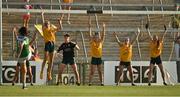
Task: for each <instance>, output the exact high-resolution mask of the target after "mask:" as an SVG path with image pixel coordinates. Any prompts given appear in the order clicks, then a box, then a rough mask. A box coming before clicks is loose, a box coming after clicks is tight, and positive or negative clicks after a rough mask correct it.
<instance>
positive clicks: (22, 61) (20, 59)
mask: <svg viewBox="0 0 180 97" xmlns="http://www.w3.org/2000/svg"><path fill="white" fill-rule="evenodd" d="M31 56H32V53H31V52H30V53H29V55H28V56H27V57H23V58H19V59H18V62H19V63H20V64H21V63H25V62H26V60H30V59H31Z"/></svg>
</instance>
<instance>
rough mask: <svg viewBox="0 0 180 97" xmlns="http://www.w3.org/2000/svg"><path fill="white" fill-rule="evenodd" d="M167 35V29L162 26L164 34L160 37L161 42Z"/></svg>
mask: <svg viewBox="0 0 180 97" xmlns="http://www.w3.org/2000/svg"><path fill="white" fill-rule="evenodd" d="M166 34H167V28H166V25H164V34H163V36H162V38H161V39H162V41H163V40H164V37H165V35H166Z"/></svg>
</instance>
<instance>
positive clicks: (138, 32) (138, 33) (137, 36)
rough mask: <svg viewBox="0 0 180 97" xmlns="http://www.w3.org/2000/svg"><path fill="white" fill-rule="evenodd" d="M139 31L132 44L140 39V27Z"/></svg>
mask: <svg viewBox="0 0 180 97" xmlns="http://www.w3.org/2000/svg"><path fill="white" fill-rule="evenodd" d="M137 31H138V33H137V35H136V37H135V38H134V39H133V40H132V41H131V44H134V43H135V41H136V40H137V39H138V37H139V35H140V32H141V31H140V29H139V28H138V30H137Z"/></svg>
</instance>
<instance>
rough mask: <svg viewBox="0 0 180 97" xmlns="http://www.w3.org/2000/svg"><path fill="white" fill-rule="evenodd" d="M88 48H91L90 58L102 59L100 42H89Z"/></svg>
mask: <svg viewBox="0 0 180 97" xmlns="http://www.w3.org/2000/svg"><path fill="white" fill-rule="evenodd" d="M90 46H91V47H90V48H91V56H92V57H95V58H101V57H102V42H95V41H91V42H90Z"/></svg>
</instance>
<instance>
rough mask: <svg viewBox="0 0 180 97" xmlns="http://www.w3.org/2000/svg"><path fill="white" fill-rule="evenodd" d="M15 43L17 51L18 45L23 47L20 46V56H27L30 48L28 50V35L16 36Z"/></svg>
mask: <svg viewBox="0 0 180 97" xmlns="http://www.w3.org/2000/svg"><path fill="white" fill-rule="evenodd" d="M17 41H18V42H17V43H18V48H17V50H18V51H19V50H20V47H19V46H20V45H23V48H22V52H21V54H20V58H24V57H27V56H28V55H29V53H30V50H29V38H28V37H24V36H18V39H17Z"/></svg>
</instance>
